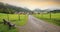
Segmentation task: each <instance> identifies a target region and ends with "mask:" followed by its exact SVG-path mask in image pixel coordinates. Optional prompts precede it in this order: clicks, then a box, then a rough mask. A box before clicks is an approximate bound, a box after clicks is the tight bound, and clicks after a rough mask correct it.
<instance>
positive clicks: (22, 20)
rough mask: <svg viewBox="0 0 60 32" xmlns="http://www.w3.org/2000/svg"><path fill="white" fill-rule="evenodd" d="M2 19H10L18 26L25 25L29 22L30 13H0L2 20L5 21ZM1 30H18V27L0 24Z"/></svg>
mask: <svg viewBox="0 0 60 32" xmlns="http://www.w3.org/2000/svg"><path fill="white" fill-rule="evenodd" d="M2 19H6V20H9V21H10V22H11V23H13V24H15V25H17V26H24V25H25V24H26V23H27V19H28V15H23V14H19V15H18V14H3V13H0V22H3V20H2ZM0 31H2V32H18V29H17V28H15V29H11V30H9V29H8V26H7V25H3V24H0Z"/></svg>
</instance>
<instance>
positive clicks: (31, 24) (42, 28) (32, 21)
mask: <svg viewBox="0 0 60 32" xmlns="http://www.w3.org/2000/svg"><path fill="white" fill-rule="evenodd" d="M19 32H60V27H58V26H54V25H51V24H48V23H47V22H45V21H42V20H40V19H37V18H35V17H33V16H31V15H29V19H28V22H27V24H26V25H25V26H20V27H19Z"/></svg>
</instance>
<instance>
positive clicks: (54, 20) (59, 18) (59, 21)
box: [33, 13, 60, 26]
mask: <svg viewBox="0 0 60 32" xmlns="http://www.w3.org/2000/svg"><path fill="white" fill-rule="evenodd" d="M33 15H34V16H35V17H37V18H39V19H41V20H44V21H46V22H48V23H50V24H54V25H57V26H60V13H51V18H50V13H45V14H33Z"/></svg>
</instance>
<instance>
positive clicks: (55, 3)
mask: <svg viewBox="0 0 60 32" xmlns="http://www.w3.org/2000/svg"><path fill="white" fill-rule="evenodd" d="M0 2H3V3H8V4H11V5H14V6H18V7H26V8H29V9H31V10H33V9H36V8H40V9H41V10H45V9H52V10H53V9H60V0H0Z"/></svg>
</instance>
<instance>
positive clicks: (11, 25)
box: [3, 19, 15, 29]
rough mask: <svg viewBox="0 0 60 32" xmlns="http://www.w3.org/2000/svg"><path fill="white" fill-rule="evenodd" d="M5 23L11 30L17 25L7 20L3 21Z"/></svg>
mask: <svg viewBox="0 0 60 32" xmlns="http://www.w3.org/2000/svg"><path fill="white" fill-rule="evenodd" d="M3 23H4V24H7V25H8V27H9V29H11V27H15V24H12V23H11V22H9V21H7V20H5V19H3Z"/></svg>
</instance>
